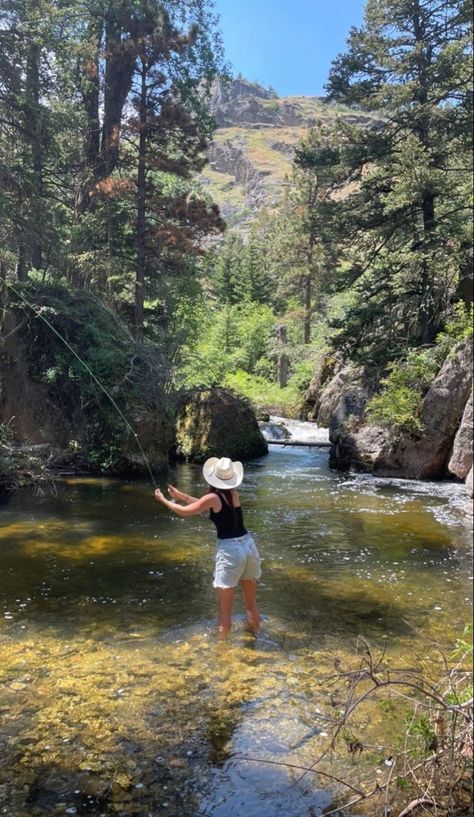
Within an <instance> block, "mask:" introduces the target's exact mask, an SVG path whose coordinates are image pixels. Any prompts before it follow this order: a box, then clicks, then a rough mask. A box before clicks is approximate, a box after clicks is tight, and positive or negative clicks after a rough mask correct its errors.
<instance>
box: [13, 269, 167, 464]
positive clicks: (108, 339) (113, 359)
mask: <svg viewBox="0 0 474 817" xmlns="http://www.w3.org/2000/svg"><path fill="white" fill-rule="evenodd" d="M18 289H21V293H22V294H23V296H24V297H25V298H27V299H28V301H29V303H31V304H32V305H33V307H34V309H33V310H32V309H31V308H30V307H29V306H27V305H26V304H25V303H24V302H23V301H21V300H20V299H16V298H12V301H11V302H10V303H9V304H8V305H7V312H6V318H5V319H4V322H3V326H2V327H0V329H1V332H0V334H1V335H3V337H4V343H3V346H2V350H1V355H0V422H2V421H3V422H4V423H7V424H9V427H10V428H11V430H12V433H13V435H14V440H15V442H16V443H20V444H24V443H27V444H43V445H47V446H49V447H50V450H51V451H53V452H54V454H55V461H56V462H57V463H58V465H62V466H63V467H64V466H67V467H75V468H78V469H81V470H90V471H92V472H95V473H109V474H117V475H124V474H130V473H136V474H146V473H148V469H147V466H146V464H145V462H144V459H143V457H142V455H141V452H140V449H139V447H138V445H137V441H136V439H135V436H134V434H133V433H132V432H131V431H130V429H129V428H128V427H127V425H126V424H125V422H124V421H123V419H122V417H121V416H120V413H119V412H118V411H117V409H116V408H115V407H114V405H113V404H112V403H111V401H110V399H109V398H108V397H107V396H106V394H105V393H104V392H103V391H102V389H101V388H100V387H99V386H98V385H97V383H96V382H95V381H94V379H93V378H92V377H91V374H90V372H89V371H88V370H87V368H86V367H85V366H84V365H83V364H82V363H81V362H80V361H79V360H78V359H77V357H75V355H74V353H73V352H72V351H71V349H73V350H74V352H76V353H77V354H78V355H79V356H80V357H81V359H82V360H83V361H84V362H85V364H86V366H88V367H89V369H90V371H92V372H93V373H94V375H95V376H96V377H97V378H99V380H100V381H101V383H102V384H103V385H104V387H105V388H106V390H107V391H108V393H109V394H110V395H111V397H112V398H113V400H114V401H115V402H116V404H117V406H118V407H119V409H120V411H121V412H122V413H123V415H124V416H125V417H126V418H127V420H128V422H129V423H130V425H131V427H132V428H133V429H134V432H136V434H137V436H138V438H139V440H140V443H141V445H142V446H143V448H144V450H145V452H146V455H147V457H148V458H149V460H150V462H151V465H152V467H153V469H154V470H161V469H163V468H165V467H166V466H167V464H168V454H169V451H170V449H171V448H172V445H173V439H174V437H173V435H174V428H173V425H174V408H173V406H172V405H171V401H170V398H169V397H168V396H167V394H166V391H165V376H166V372H165V367H163V366H162V365H161V357H160V350H159V349H157V348H155V347H152V346H142V345H139V344H137V343H136V342H135V341H134V339H133V338H132V337H131V335H130V332H129V331H128V329H127V327H126V326H125V324H124V323H123V322H122V321H121V320H120V318H119V317H118V316H117V314H116V313H114V312H113V311H112V310H111V309H109V308H108V307H106V306H105V305H104V304H103V303H102V302H101V301H100V300H98V299H97V298H95V297H94V296H92V295H90V294H89V293H87V292H85V291H74V292H71V291H69V290H67V289H66V288H64V287H61V286H57V285H55V286H50V285H46V286H45V285H39V284H35V283H31V284H27V285H22V286H21V285H18ZM38 313H39V314H40V315H42V316H44V318H46V319H47V320H48V322H49V323H50V324H51V326H52V327H54V329H55V330H56V332H57V333H59V335H60V336H61V337H62V338H64V339H65V340H66V341H67V343H68V344H69V345H70V347H71V349H69V348H68V347H67V346H66V345H65V344H64V342H62V341H61V339H60V338H59V337H58V336H57V335H56V334H55V333H54V332H53V331H52V330H51V328H50V327H49V326H48V325H47V324H46V323H45V322H44V321H43V320H41V319H40V318H39V317H38Z"/></svg>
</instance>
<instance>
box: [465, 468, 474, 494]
mask: <svg viewBox="0 0 474 817" xmlns="http://www.w3.org/2000/svg"><path fill="white" fill-rule="evenodd" d="M466 491H467V493H468V494H469V496H471V497H472V496H474V469H473V468H471V470H470V471H469V473H468V475H467V479H466Z"/></svg>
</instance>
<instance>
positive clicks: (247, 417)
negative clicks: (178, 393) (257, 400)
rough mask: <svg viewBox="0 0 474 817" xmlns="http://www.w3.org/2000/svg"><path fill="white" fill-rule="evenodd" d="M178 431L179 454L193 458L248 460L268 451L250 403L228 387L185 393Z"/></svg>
mask: <svg viewBox="0 0 474 817" xmlns="http://www.w3.org/2000/svg"><path fill="white" fill-rule="evenodd" d="M176 432H177V433H176V455H177V456H178V457H180V458H184V459H186V460H191V461H193V462H204V461H205V460H206V459H208V457H224V456H226V457H230V458H231V459H234V460H235V459H236V460H246V459H250V458H252V457H260V456H262V455H263V454H266V453H267V452H268V445H267V443H266V441H265V439H264V438H263V435H262V433H261V431H260V429H259V426H258V422H257V418H256V416H255V414H254V412H253V409H252V408H251V406H250V404H249V403H247V401H246V400H243V399H242V398H240V397H237V396H236V395H235V394H233V393H232V392H229V391H226V390H225V389H207V390H204V391H192V392H187V393H186V394H184V395H183V397H182V399H181V401H180V405H179V409H178V417H177V423H176Z"/></svg>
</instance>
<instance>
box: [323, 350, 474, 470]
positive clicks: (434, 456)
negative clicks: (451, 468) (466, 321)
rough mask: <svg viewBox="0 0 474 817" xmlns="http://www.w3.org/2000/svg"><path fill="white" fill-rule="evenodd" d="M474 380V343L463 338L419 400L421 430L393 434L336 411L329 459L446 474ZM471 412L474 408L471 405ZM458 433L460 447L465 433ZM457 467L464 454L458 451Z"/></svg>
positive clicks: (343, 465) (336, 462)
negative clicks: (411, 432) (403, 434)
mask: <svg viewBox="0 0 474 817" xmlns="http://www.w3.org/2000/svg"><path fill="white" fill-rule="evenodd" d="M471 383H472V344H471V342H470V340H467V341H462V342H461V343H459V344H458V346H457V347H456V348H455V350H454V352H453V353H452V354H451V355H449V357H448V358H447V359H446V361H445V363H444V364H443V366H442V368H441V370H440V372H439V374H438V375H437V377H436V378H435V380H434V382H433V383H432V385H431V387H430V388H429V389H428V391H427V393H426V395H425V397H424V399H423V401H422V405H421V423H422V426H423V432H422V433H421V434H420V435H417V436H415V435H413V434H410V435H406V436H403V437H401V438H393V437H392V435H391V434H390V430H389V429H382V428H379V427H377V426H371V425H368V424H365V423H364V422H363V419H359V420H357V417H356V418H355V419H354V417H352V418H351V417H350V416H349V417H348V415H347V412H346V413H344V411H341V412H340V416H338V415H337V413H336V414H335V415H334V417H333V423H332V427H331V442H332V443H333V450H332V452H331V464H332V466H333V467H335V468H341V469H347V468H348V467H350V466H351V465H353V466H355V467H356V468H360V469H361V470H364V471H371V472H373V473H376V474H379V475H380V476H398V477H406V478H409V479H432V478H439V477H443V476H445V475H446V472H447V469H448V464H449V462H450V455H451V452H452V450H453V444H454V442H455V438H456V435H457V433H458V429H459V428H460V426H461V422H462V420H463V415H465V418H466V425H465V432H467V429H468V422H469V409H468V408H467V406H466V403H467V401H468V398H469V393H470V390H471ZM471 417H472V409H471ZM465 432H462V433H461V435H460V437H459V448H460V447H461V445H462V444H463V443H462V440H464V438H465ZM461 461H462V465H460V467H462V468H466V466H467V464H468V462H469V460H468V458H466V457H464V456H462V455H461V454H459V462H460V463H461ZM471 462H472V460H471Z"/></svg>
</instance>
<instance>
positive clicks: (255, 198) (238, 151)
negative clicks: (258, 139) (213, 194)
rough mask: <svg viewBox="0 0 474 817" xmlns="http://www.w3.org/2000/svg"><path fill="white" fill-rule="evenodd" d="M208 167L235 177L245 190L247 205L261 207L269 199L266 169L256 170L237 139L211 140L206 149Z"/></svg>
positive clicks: (243, 145)
mask: <svg viewBox="0 0 474 817" xmlns="http://www.w3.org/2000/svg"><path fill="white" fill-rule="evenodd" d="M208 158H209V164H210V167H211V168H212V169H213V170H217V172H219V173H225V174H226V175H228V176H233V177H234V178H235V181H236V184H238V185H240V186H241V187H242V188H243V189H244V190H245V197H246V200H247V204H248V205H249V207H261V206H263V205H264V204H265V203H267V202H268V200H269V192H268V189H267V184H266V182H267V180H268V176H269V173H268V171H264V170H258V169H257V168H256V167H255V165H254V164H252V162H251V161H250V160H249V159H248V158H247V156H246V154H245V144H243V143H241V142H239V141H238V140H231V139H228V140H225V141H223V142H218V141H216V142H213V144H212V145H211V147H210V148H209V151H208Z"/></svg>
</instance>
